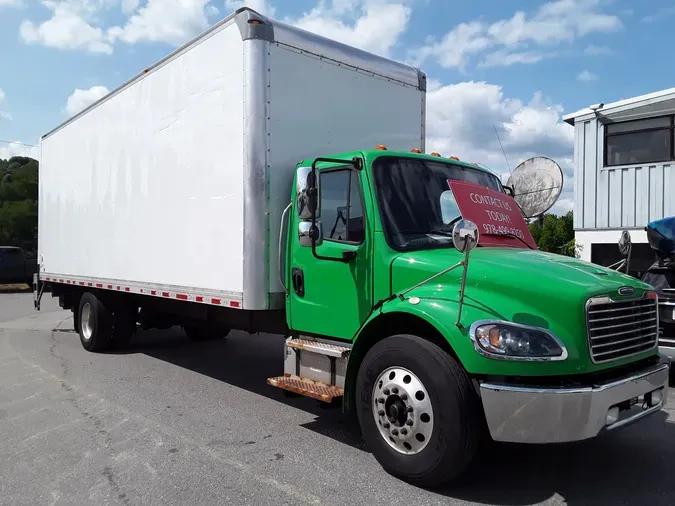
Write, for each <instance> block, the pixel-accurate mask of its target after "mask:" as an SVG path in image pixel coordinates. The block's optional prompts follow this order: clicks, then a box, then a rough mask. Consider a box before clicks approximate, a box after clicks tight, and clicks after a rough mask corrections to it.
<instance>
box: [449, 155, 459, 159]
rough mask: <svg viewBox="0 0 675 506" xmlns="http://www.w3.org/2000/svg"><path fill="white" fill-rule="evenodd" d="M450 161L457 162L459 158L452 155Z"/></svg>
mask: <svg viewBox="0 0 675 506" xmlns="http://www.w3.org/2000/svg"><path fill="white" fill-rule="evenodd" d="M450 160H459V158H457V157H456V156H455V155H452V156H451V157H450Z"/></svg>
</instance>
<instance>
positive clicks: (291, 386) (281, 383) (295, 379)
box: [267, 374, 344, 403]
mask: <svg viewBox="0 0 675 506" xmlns="http://www.w3.org/2000/svg"><path fill="white" fill-rule="evenodd" d="M267 384H268V385H272V386H273V387H277V388H281V389H282V390H287V391H289V392H293V393H296V394H298V395H304V396H305V397H311V398H312V399H316V400H317V401H321V402H327V403H330V402H332V401H333V399H337V398H340V397H342V396H343V395H344V390H343V389H342V388H339V387H336V386H332V385H326V384H325V383H321V382H320V381H313V380H310V379H306V378H301V377H299V376H293V375H291V374H288V375H284V376H277V377H276V378H268V379H267Z"/></svg>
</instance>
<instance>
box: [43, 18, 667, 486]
mask: <svg viewBox="0 0 675 506" xmlns="http://www.w3.org/2000/svg"><path fill="white" fill-rule="evenodd" d="M425 82H426V78H425V76H424V74H423V73H421V72H420V71H418V70H417V69H413V68H411V67H407V66H405V65H401V64H398V63H396V62H391V61H389V60H386V59H383V58H379V57H375V56H374V55H370V54H368V53H365V52H362V51H358V50H356V49H354V48H350V47H348V46H344V45H342V44H338V43H336V42H334V41H329V40H327V39H324V38H322V37H319V36H316V35H313V34H309V33H307V32H304V31H302V30H299V29H297V28H293V27H289V26H287V25H284V24H283V23H278V22H276V21H272V20H270V19H268V18H265V17H263V16H260V15H259V14H257V13H255V12H254V11H251V10H250V9H241V10H239V11H237V12H236V13H234V14H233V15H232V16H230V17H229V18H227V19H225V20H224V21H223V22H222V23H220V24H218V25H216V26H215V27H213V28H212V29H210V30H209V31H208V32H207V33H206V34H203V35H202V36H200V37H199V38H198V39H196V40H195V41H193V42H191V43H189V44H188V45H186V46H185V47H183V48H180V49H179V50H177V51H176V52H175V53H173V54H172V55H170V56H168V57H167V58H166V59H164V60H162V61H161V62H159V63H158V64H157V65H155V66H153V67H151V68H150V69H148V70H147V71H145V72H143V73H142V74H140V75H139V76H137V77H136V78H134V79H132V80H131V81H129V82H128V83H126V84H125V85H124V86H122V87H121V88H120V89H118V90H114V91H113V92H111V93H110V94H109V95H108V96H106V97H104V98H102V99H101V100H100V101H98V102H97V103H95V104H93V105H92V106H91V107H90V108H88V109H87V110H85V111H83V112H82V113H80V114H79V115H77V116H75V117H74V118H71V119H70V120H69V121H68V122H66V123H65V124H64V125H61V126H60V127H58V128H57V129H55V130H54V131H52V132H50V133H48V134H46V135H45V136H43V137H42V139H41V155H40V157H41V160H40V181H39V188H40V205H39V213H40V216H39V218H40V220H39V223H40V225H39V234H38V235H39V261H40V269H39V274H38V275H36V277H35V280H34V285H35V304H36V307H37V308H38V309H39V306H40V297H41V294H42V290H43V289H44V287H45V286H46V285H49V286H50V287H51V291H52V295H53V296H54V297H58V298H59V302H60V305H61V307H63V308H66V309H70V310H72V311H73V315H74V327H75V330H77V332H78V333H79V336H80V340H81V342H82V346H83V347H84V348H85V349H86V350H89V351H91V352H100V351H104V350H107V349H109V348H111V347H120V346H125V345H126V344H127V343H128V342H129V340H130V339H131V338H132V336H133V335H134V332H135V331H136V329H137V328H138V327H141V328H153V327H154V328H168V327H171V326H174V325H180V326H182V327H183V328H184V329H185V332H186V334H187V335H188V337H190V338H191V339H198V340H205V339H219V338H223V337H224V336H226V335H227V334H228V332H229V331H231V330H243V331H246V332H249V333H251V334H255V333H258V332H270V333H276V334H279V335H281V336H284V337H285V346H284V355H283V356H280V357H279V370H278V373H277V374H276V375H274V376H272V377H270V378H269V380H268V383H269V384H270V385H272V386H274V387H278V388H280V389H283V390H285V391H288V392H294V393H296V394H301V395H305V396H309V397H312V398H315V399H318V400H319V401H321V402H337V403H341V404H342V406H343V409H344V410H345V411H348V412H355V413H356V415H357V417H358V420H359V423H360V427H361V430H362V432H363V436H364V438H365V440H366V442H367V445H368V448H369V449H370V450H371V451H372V452H373V454H374V456H375V458H376V459H377V460H378V462H379V463H380V464H381V465H382V466H383V467H384V468H385V469H386V470H387V471H388V472H390V473H392V474H393V475H395V476H397V477H400V478H401V479H403V480H406V481H408V482H410V483H413V484H416V485H423V486H433V485H439V484H442V483H446V482H448V481H449V480H451V479H453V478H454V477H456V476H457V475H458V473H460V472H461V471H462V470H464V469H465V468H466V466H467V465H468V464H469V463H470V462H471V460H472V458H473V457H474V454H475V452H476V450H477V448H478V445H479V441H480V438H481V437H482V436H483V435H487V436H490V437H491V438H492V439H494V440H496V441H510V442H520V443H535V444H536V443H556V442H566V441H578V440H584V439H588V438H592V437H595V436H597V435H599V434H601V433H603V432H606V431H611V430H614V429H616V428H619V427H622V426H625V425H627V424H629V423H632V422H635V421H637V420H640V419H642V418H644V417H645V416H647V415H650V414H653V413H655V412H657V411H658V410H660V409H662V408H663V406H664V404H665V402H666V400H667V395H668V370H669V363H668V362H667V360H665V359H664V358H662V357H661V356H660V355H659V353H658V349H657V327H658V315H657V310H656V309H657V297H656V294H655V293H654V292H653V291H652V290H651V287H650V286H649V285H646V284H644V283H642V282H640V281H639V280H636V279H633V278H630V277H628V276H625V275H623V274H621V273H617V272H615V271H612V270H609V269H606V268H602V267H599V266H596V265H592V264H589V263H586V262H583V261H580V260H577V259H574V258H568V257H563V256H560V255H555V254H550V253H545V252H542V251H539V250H538V249H537V247H536V245H535V244H534V242H533V241H532V237H531V235H530V234H529V231H528V229H527V226H526V224H525V221H524V219H523V215H522V214H521V212H520V210H519V208H518V204H517V203H516V201H515V200H514V199H513V198H512V197H511V196H510V195H509V193H508V191H507V190H505V188H504V187H503V185H502V183H501V181H500V179H499V177H497V176H496V175H495V174H493V173H492V172H490V171H488V170H486V169H484V168H481V167H479V166H478V165H476V164H472V163H466V162H463V161H460V160H458V159H457V158H456V157H441V156H436V155H437V154H430V155H427V154H424V139H425V92H426V84H425ZM378 142H384V143H386V146H378V147H377V149H373V148H375V147H376V145H377V144H378ZM387 148H389V149H387ZM64 153H65V154H64ZM66 155H67V156H66ZM298 160H302V161H300V162H298ZM251 339H255V336H252V337H251ZM251 367H255V364H251ZM270 388H271V387H270Z"/></svg>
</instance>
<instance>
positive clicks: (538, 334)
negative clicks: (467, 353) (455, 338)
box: [471, 322, 567, 360]
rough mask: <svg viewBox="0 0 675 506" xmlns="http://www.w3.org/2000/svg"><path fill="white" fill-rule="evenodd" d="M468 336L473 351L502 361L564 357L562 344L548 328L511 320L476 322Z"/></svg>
mask: <svg viewBox="0 0 675 506" xmlns="http://www.w3.org/2000/svg"><path fill="white" fill-rule="evenodd" d="M471 337H472V339H473V341H474V345H475V347H476V350H477V351H478V352H479V353H481V354H483V355H486V356H488V357H490V358H497V359H499V358H501V359H503V360H565V359H566V358H567V350H566V349H565V346H564V345H563V344H562V342H560V340H559V339H558V338H556V337H555V336H554V335H553V334H551V333H550V332H549V331H548V330H546V329H542V328H538V327H528V326H524V325H519V324H514V323H510V322H482V323H481V322H477V323H476V324H474V325H473V326H472V329H471Z"/></svg>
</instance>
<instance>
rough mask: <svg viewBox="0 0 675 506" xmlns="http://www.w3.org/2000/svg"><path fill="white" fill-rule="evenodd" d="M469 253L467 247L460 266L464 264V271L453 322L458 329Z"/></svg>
mask: <svg viewBox="0 0 675 506" xmlns="http://www.w3.org/2000/svg"><path fill="white" fill-rule="evenodd" d="M469 253H471V248H469V247H467V248H466V253H465V256H464V261H463V262H462V264H464V269H463V270H462V284H461V285H460V286H459V309H458V311H457V321H456V322H455V325H456V326H457V327H458V328H460V329H461V328H462V324H461V323H460V321H461V319H462V306H463V305H464V288H465V287H466V271H468V270H469Z"/></svg>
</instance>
